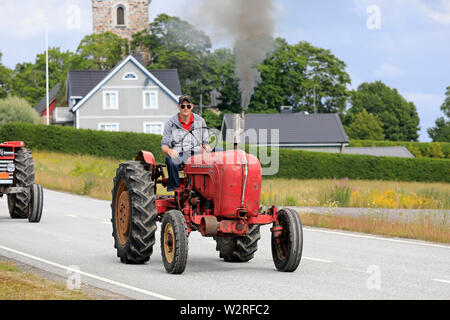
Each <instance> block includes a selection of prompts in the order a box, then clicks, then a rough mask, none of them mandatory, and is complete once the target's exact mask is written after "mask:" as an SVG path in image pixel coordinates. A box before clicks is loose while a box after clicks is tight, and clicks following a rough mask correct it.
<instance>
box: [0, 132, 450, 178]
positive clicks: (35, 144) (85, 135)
mask: <svg viewBox="0 0 450 320" xmlns="http://www.w3.org/2000/svg"><path fill="white" fill-rule="evenodd" d="M0 140H2V141H12V140H23V141H25V142H26V144H27V146H28V147H30V148H31V149H34V150H45V151H56V152H62V153H71V154H88V155H94V156H100V157H109V158H114V159H119V160H126V159H133V158H134V156H135V155H136V153H137V152H138V151H139V150H148V151H151V152H153V154H154V155H155V157H156V159H157V161H158V162H163V161H164V156H163V154H162V152H161V136H157V135H149V134H139V133H127V132H102V131H93V130H77V129H74V128H70V127H58V126H44V125H30V124H7V125H4V126H1V127H0ZM279 152H280V157H279V159H280V166H279V171H278V173H277V174H276V175H275V176H273V177H275V178H297V179H322V178H330V179H332V178H334V177H336V178H345V177H348V178H350V179H368V180H398V181H422V182H426V181H429V182H432V181H439V182H450V160H447V159H428V158H420V159H405V158H391V157H371V156H364V155H346V154H332V153H322V152H307V151H298V150H289V149H280V150H279Z"/></svg>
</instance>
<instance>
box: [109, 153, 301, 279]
mask: <svg viewBox="0 0 450 320" xmlns="http://www.w3.org/2000/svg"><path fill="white" fill-rule="evenodd" d="M164 167H165V165H162V164H157V163H156V161H155V158H154V156H153V154H152V153H151V152H146V151H141V152H139V153H138V155H137V157H136V158H135V160H134V161H127V162H125V163H122V164H120V166H119V168H118V169H117V172H116V176H115V178H114V188H113V190H112V204H111V208H112V220H111V221H112V225H113V237H114V242H115V248H116V249H117V256H118V257H119V258H120V261H121V262H122V263H129V264H142V263H145V262H147V261H148V260H149V259H150V256H151V255H152V253H153V245H154V244H155V233H156V229H157V227H156V222H157V221H159V222H162V227H161V255H162V259H163V262H164V267H165V268H166V270H167V272H169V273H172V274H180V273H183V272H184V270H185V267H186V263H187V258H188V238H189V234H190V233H191V232H192V231H200V233H201V234H202V236H204V237H214V239H215V241H216V243H217V247H216V249H217V250H218V251H219V253H220V257H221V258H223V259H224V260H225V261H228V262H247V261H249V260H251V259H252V258H253V256H254V253H255V252H256V250H257V249H258V244H257V242H258V240H259V239H260V237H261V236H260V227H261V226H262V225H266V224H272V225H273V227H272V228H271V232H272V256H273V260H274V263H275V266H276V268H277V269H278V270H279V271H284V272H293V271H295V270H296V269H297V267H298V265H299V263H300V259H301V255H302V247H303V233H302V223H301V220H300V217H299V215H298V213H297V212H295V211H294V210H291V209H281V210H277V208H275V207H274V206H272V207H271V208H269V209H268V210H263V209H261V207H260V196H261V181H262V170H261V164H260V162H259V160H258V159H257V158H256V157H254V156H252V155H250V154H247V153H245V152H244V151H242V150H237V148H236V149H235V150H232V151H222V152H212V153H207V152H203V153H202V154H197V155H193V156H192V157H190V158H189V159H188V160H187V161H186V163H185V165H184V167H181V168H180V171H183V172H184V177H182V178H181V181H180V187H179V188H178V189H176V190H175V191H174V193H175V194H174V195H169V196H167V195H157V186H158V185H162V186H164V187H166V186H167V182H168V179H167V178H166V176H165V172H164V170H163V168H164Z"/></svg>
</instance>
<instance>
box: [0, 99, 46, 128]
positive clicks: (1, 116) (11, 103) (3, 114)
mask: <svg viewBox="0 0 450 320" xmlns="http://www.w3.org/2000/svg"><path fill="white" fill-rule="evenodd" d="M13 122H25V123H33V124H38V123H40V122H41V117H40V116H39V114H38V113H37V112H36V110H34V109H33V108H32V107H31V105H30V104H29V103H28V102H27V101H26V100H25V99H23V98H20V97H14V96H8V97H6V98H4V99H1V100H0V125H4V124H6V123H13Z"/></svg>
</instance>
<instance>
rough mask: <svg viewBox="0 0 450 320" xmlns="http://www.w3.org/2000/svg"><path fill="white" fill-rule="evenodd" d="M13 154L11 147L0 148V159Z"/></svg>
mask: <svg viewBox="0 0 450 320" xmlns="http://www.w3.org/2000/svg"><path fill="white" fill-rule="evenodd" d="M12 156H14V152H13V151H12V148H5V147H3V148H0V159H2V158H3V157H12Z"/></svg>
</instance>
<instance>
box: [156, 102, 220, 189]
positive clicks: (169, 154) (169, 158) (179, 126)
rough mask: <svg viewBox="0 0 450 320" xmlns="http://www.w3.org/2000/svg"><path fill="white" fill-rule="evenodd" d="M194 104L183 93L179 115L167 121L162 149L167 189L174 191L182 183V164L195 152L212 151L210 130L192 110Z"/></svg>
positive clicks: (179, 105)
mask: <svg viewBox="0 0 450 320" xmlns="http://www.w3.org/2000/svg"><path fill="white" fill-rule="evenodd" d="M193 109H194V104H193V102H192V98H191V97H190V96H188V95H182V96H181V97H180V99H179V101H178V110H179V111H180V112H179V113H178V114H177V115H175V116H173V117H172V118H171V119H169V121H167V123H166V125H165V127H164V134H163V138H162V141H161V150H162V152H163V153H164V154H165V155H166V165H167V172H168V174H169V181H168V185H167V191H173V190H174V189H175V188H177V187H179V185H180V178H179V169H180V164H182V163H183V164H184V163H185V162H186V160H187V159H188V158H189V157H191V156H192V155H193V154H198V153H201V152H202V148H203V149H205V151H206V152H211V151H212V150H211V147H210V146H209V144H208V139H209V135H208V130H207V128H206V122H205V120H204V119H203V118H202V117H200V116H199V115H197V114H194V113H193V112H192V111H193Z"/></svg>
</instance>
